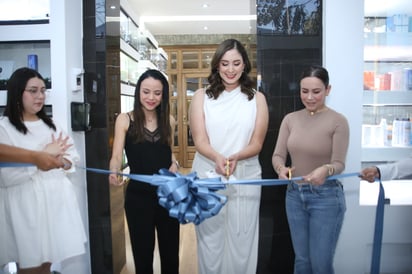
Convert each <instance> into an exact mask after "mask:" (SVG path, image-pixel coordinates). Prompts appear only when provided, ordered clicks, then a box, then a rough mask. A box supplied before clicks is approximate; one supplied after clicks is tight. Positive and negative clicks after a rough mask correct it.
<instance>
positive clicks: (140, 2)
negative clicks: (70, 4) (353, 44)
mask: <svg viewBox="0 0 412 274" xmlns="http://www.w3.org/2000/svg"><path fill="white" fill-rule="evenodd" d="M49 1H51V0H0V20H19V19H22V20H24V19H34V18H47V17H46V16H45V15H46V14H48V13H49V12H48V11H49V5H50V4H49ZM56 1H57V0H56ZM83 1H87V0H83ZM106 1H110V0H106ZM120 1H121V3H122V5H123V4H126V6H128V7H130V8H131V9H132V10H133V11H134V13H135V14H136V15H139V16H141V18H142V19H143V20H149V19H150V20H153V19H156V21H154V22H149V21H147V22H145V26H146V28H147V29H148V30H149V31H150V32H151V33H152V34H153V35H158V34H254V33H256V1H259V2H266V1H269V0H120ZM306 1H307V0H288V2H287V3H289V4H295V3H296V2H298V3H301V2H306ZM323 1H326V0H323ZM360 1H362V0H360ZM364 1H365V16H391V15H393V14H396V13H407V14H409V16H412V4H411V0H364ZM116 2H117V1H116ZM203 4H208V7H207V8H203V7H202V5H203ZM206 16H209V18H208V19H206ZM155 17H156V18H155ZM177 17H180V19H179V21H176V19H177ZM238 17H242V18H243V19H242V20H239V19H238ZM251 17H252V18H253V19H250V18H251ZM245 18H246V19H245ZM171 20H172V21H171ZM137 23H139V24H140V23H141V22H137ZM205 26H207V30H205V29H204V27H205Z"/></svg>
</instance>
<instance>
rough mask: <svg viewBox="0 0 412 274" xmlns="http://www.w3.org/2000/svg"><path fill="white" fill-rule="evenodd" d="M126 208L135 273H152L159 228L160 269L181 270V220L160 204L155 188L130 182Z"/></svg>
mask: <svg viewBox="0 0 412 274" xmlns="http://www.w3.org/2000/svg"><path fill="white" fill-rule="evenodd" d="M130 184H139V183H138V182H130ZM125 211H126V218H127V222H128V227H129V234H130V242H131V245H132V251H133V258H134V263H135V268H136V273H137V274H152V273H153V253H154V247H155V235H156V234H155V229H156V231H157V239H158V245H159V254H160V266H161V270H162V271H161V273H162V274H178V273H179V222H178V221H177V219H175V218H172V217H169V212H168V211H167V210H166V209H165V208H163V207H162V206H160V205H159V202H158V198H157V194H156V188H154V187H153V189H151V190H147V189H144V190H142V189H135V188H134V187H133V186H131V185H129V186H128V188H127V191H126V197H125Z"/></svg>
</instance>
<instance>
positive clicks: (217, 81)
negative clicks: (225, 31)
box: [206, 39, 255, 100]
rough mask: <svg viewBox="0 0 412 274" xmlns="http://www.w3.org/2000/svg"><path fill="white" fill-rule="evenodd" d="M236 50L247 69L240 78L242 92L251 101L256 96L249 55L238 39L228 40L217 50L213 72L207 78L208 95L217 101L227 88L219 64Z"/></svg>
mask: <svg viewBox="0 0 412 274" xmlns="http://www.w3.org/2000/svg"><path fill="white" fill-rule="evenodd" d="M232 49H236V50H237V51H238V52H239V53H240V55H241V56H242V59H243V63H244V64H245V69H244V71H243V73H242V76H241V77H240V78H239V84H240V89H241V91H242V92H243V93H244V94H246V95H247V96H248V98H249V100H251V99H252V98H253V96H254V95H255V90H254V89H253V87H254V82H253V80H252V79H251V78H250V77H249V73H250V71H251V70H252V66H251V64H250V60H249V57H248V55H247V52H246V49H245V47H244V46H243V45H242V44H241V43H240V42H239V41H238V40H236V39H227V40H225V41H223V42H222V43H221V44H220V45H219V46H218V47H217V49H216V51H215V54H214V55H213V58H212V62H211V72H210V74H209V76H208V78H207V80H208V81H209V84H210V86H209V87H208V88H207V89H206V94H207V95H208V96H209V97H210V98H212V97H213V98H215V99H217V98H218V97H219V95H220V94H221V93H222V92H223V91H224V90H225V86H224V84H223V82H222V78H221V77H220V75H219V63H220V60H221V59H222V57H223V55H225V53H226V52H227V51H229V50H232Z"/></svg>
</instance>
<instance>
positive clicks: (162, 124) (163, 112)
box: [131, 69, 171, 145]
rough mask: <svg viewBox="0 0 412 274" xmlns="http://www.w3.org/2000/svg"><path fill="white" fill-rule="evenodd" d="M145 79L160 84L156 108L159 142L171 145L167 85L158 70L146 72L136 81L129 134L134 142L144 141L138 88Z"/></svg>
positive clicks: (143, 115) (142, 113)
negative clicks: (158, 100)
mask: <svg viewBox="0 0 412 274" xmlns="http://www.w3.org/2000/svg"><path fill="white" fill-rule="evenodd" d="M147 78H153V79H156V80H159V81H160V82H161V83H162V86H163V90H162V101H161V102H160V105H158V106H157V107H156V116H157V124H158V127H159V131H160V141H161V142H162V143H164V144H169V145H170V144H171V127H170V108H169V83H168V82H167V79H166V77H165V76H164V75H163V74H162V73H161V72H160V71H158V70H155V69H149V70H146V71H145V72H144V73H143V74H142V75H141V76H140V77H139V80H138V81H137V85H136V89H135V92H134V108H133V118H134V119H133V120H134V121H133V122H132V123H133V125H134V126H133V127H132V131H131V134H132V136H133V137H134V138H135V140H136V142H142V141H143V140H144V123H145V114H144V112H143V108H142V103H141V102H140V87H141V85H142V82H143V81H144V80H145V79H147Z"/></svg>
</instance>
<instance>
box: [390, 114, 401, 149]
mask: <svg viewBox="0 0 412 274" xmlns="http://www.w3.org/2000/svg"><path fill="white" fill-rule="evenodd" d="M400 123H401V121H400V120H399V119H398V118H396V119H395V120H393V124H392V146H399V143H400V142H399V139H400V138H399V137H400V136H399V134H400V131H401V130H400Z"/></svg>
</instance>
